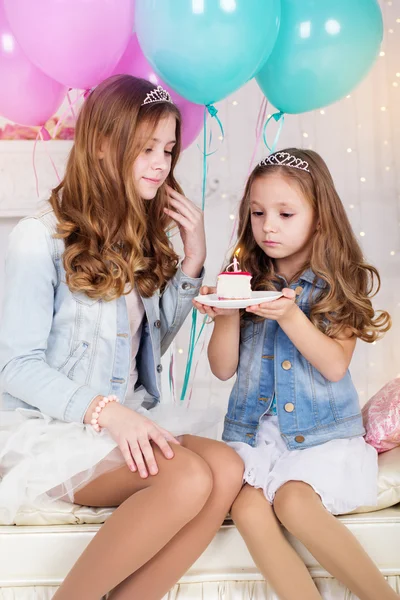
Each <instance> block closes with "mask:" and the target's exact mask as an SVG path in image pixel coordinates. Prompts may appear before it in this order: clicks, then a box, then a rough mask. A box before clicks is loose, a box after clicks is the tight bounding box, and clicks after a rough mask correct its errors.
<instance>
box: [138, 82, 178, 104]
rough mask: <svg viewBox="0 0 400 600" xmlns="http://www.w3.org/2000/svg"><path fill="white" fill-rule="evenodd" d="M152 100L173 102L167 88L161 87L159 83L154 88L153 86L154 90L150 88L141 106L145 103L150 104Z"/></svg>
mask: <svg viewBox="0 0 400 600" xmlns="http://www.w3.org/2000/svg"><path fill="white" fill-rule="evenodd" d="M153 102H170V103H171V104H173V102H172V98H171V96H170V95H169V93H168V92H167V90H164V88H163V87H161V85H158V86H157V87H156V88H154V90H151V92H149V93H148V94H147V96H146V98H145V99H144V100H143V102H142V104H141V106H144V105H145V104H152V103H153Z"/></svg>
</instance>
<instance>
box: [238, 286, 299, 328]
mask: <svg viewBox="0 0 400 600" xmlns="http://www.w3.org/2000/svg"><path fill="white" fill-rule="evenodd" d="M282 294H283V297H281V298H278V299H277V300H273V301H272V302H264V303H262V304H258V305H256V306H249V307H248V308H246V311H247V312H249V313H252V314H254V315H257V316H259V317H263V318H264V319H271V321H278V323H279V322H281V321H282V320H283V319H286V318H287V317H290V316H291V315H292V314H293V311H294V309H295V307H296V304H295V300H296V292H295V291H294V290H292V289H290V288H284V289H283V290H282Z"/></svg>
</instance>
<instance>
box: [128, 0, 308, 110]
mask: <svg viewBox="0 0 400 600" xmlns="http://www.w3.org/2000/svg"><path fill="white" fill-rule="evenodd" d="M301 1H302V0H301ZM280 7H281V0H136V3H135V29H136V34H137V36H138V39H139V43H140V46H141V49H142V50H143V53H144V55H145V56H146V58H147V60H148V61H149V62H150V64H151V65H152V67H153V68H154V70H155V71H156V72H157V73H158V74H159V76H160V77H161V79H163V81H165V82H166V83H167V84H169V85H170V86H171V87H172V88H173V89H174V90H175V91H176V92H178V94H180V95H181V96H183V97H184V98H187V99H188V100H190V101H191V102H195V103H196V104H211V103H214V102H217V101H218V100H222V99H223V98H225V97H226V96H228V95H229V94H231V93H232V92H234V91H235V90H237V89H238V88H240V87H241V86H242V85H243V84H244V83H246V82H247V81H248V80H249V79H251V78H252V77H254V75H255V74H256V73H257V72H258V71H259V70H260V68H261V67H262V65H263V64H264V63H265V61H266V60H267V58H268V57H269V55H270V54H271V51H272V49H273V47H274V45H275V42H276V39H277V35H278V30H279V23H280Z"/></svg>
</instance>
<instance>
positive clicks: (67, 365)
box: [57, 342, 89, 379]
mask: <svg viewBox="0 0 400 600" xmlns="http://www.w3.org/2000/svg"><path fill="white" fill-rule="evenodd" d="M88 348H89V344H88V342H79V344H78V345H77V347H76V348H75V350H74V351H73V352H71V354H70V355H69V356H68V357H67V358H66V360H65V361H64V362H63V364H62V365H61V366H60V367H58V368H57V371H59V372H60V373H64V375H67V377H69V378H70V379H72V377H73V374H74V369H75V367H76V366H77V364H78V363H79V362H80V361H81V360H82V358H83V357H84V356H85V353H86V351H87V349H88Z"/></svg>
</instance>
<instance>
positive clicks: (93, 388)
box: [0, 76, 243, 600]
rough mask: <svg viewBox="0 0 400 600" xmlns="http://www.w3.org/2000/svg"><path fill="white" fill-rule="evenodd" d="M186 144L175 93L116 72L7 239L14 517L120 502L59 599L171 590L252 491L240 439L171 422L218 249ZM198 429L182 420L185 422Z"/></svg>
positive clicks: (2, 451) (0, 483)
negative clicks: (188, 333)
mask: <svg viewBox="0 0 400 600" xmlns="http://www.w3.org/2000/svg"><path fill="white" fill-rule="evenodd" d="M179 151H180V114H179V111H178V110H177V108H176V107H175V106H174V105H173V104H172V102H171V99H170V97H169V95H168V93H167V92H165V91H164V90H162V89H161V88H157V89H154V86H153V85H152V84H150V83H149V82H147V81H144V80H141V79H136V78H134V77H129V76H116V77H113V78H110V79H109V80H107V81H105V82H103V83H102V84H101V85H99V86H98V87H97V88H96V89H95V90H94V91H93V92H92V93H91V95H90V96H89V97H88V99H87V100H86V102H85V104H84V106H83V108H82V111H81V113H80V116H79V118H78V122H77V126H76V136H75V144H74V147H73V149H72V151H71V154H70V157H69V160H68V165H67V169H66V174H65V178H64V180H63V181H62V183H61V184H60V185H59V186H58V187H57V188H56V189H55V190H54V191H53V193H52V196H51V199H50V207H49V208H48V209H47V210H46V211H44V212H43V213H42V214H40V215H38V216H37V217H29V218H27V219H25V220H23V221H21V222H20V223H19V224H18V225H17V227H16V228H15V229H14V231H13V232H12V234H11V237H10V243H9V249H8V256H7V264H6V283H5V303H4V312H3V317H2V321H1V327H0V372H1V387H2V389H3V397H2V400H3V409H4V410H3V412H2V413H0V423H1V428H0V518H1V522H2V523H4V522H6V523H12V522H13V520H14V516H15V514H16V512H17V510H18V509H19V507H21V506H22V505H26V504H30V505H31V504H32V503H34V504H36V503H38V504H39V507H46V505H49V504H51V502H54V500H55V499H57V498H63V499H64V500H66V501H74V502H76V503H78V504H83V505H89V506H118V507H119V508H117V510H115V512H114V513H113V514H112V516H111V517H110V518H109V519H108V520H107V522H106V523H105V525H104V526H103V527H102V528H101V530H100V531H99V533H98V534H97V535H96V536H95V538H94V539H93V541H92V542H91V543H90V544H89V546H88V548H87V549H86V550H85V552H84V553H83V554H82V556H81V557H80V558H79V560H78V561H77V563H76V564H75V566H74V567H73V569H72V570H71V572H70V573H69V575H68V576H67V577H66V579H65V581H64V583H63V584H62V585H61V587H60V588H59V590H58V592H57V593H56V594H55V598H56V599H57V600H72V599H74V600H75V599H76V600H78V599H79V600H99V598H100V597H102V596H103V595H104V594H106V593H107V592H109V591H110V590H111V589H113V591H112V592H111V594H110V596H109V597H110V598H112V600H124V599H128V598H129V599H130V598H141V599H143V600H159V599H160V598H162V597H163V595H164V594H165V593H166V592H167V591H168V589H169V588H170V587H171V586H172V585H173V584H174V583H175V582H176V581H177V580H178V579H179V577H180V576H181V575H182V574H183V573H184V572H185V571H186V570H187V569H188V567H189V566H190V565H191V563H192V562H194V560H195V559H196V558H197V557H198V556H199V554H200V553H201V552H202V551H203V550H204V548H205V547H206V546H207V545H208V543H209V542H210V540H211V539H212V537H213V535H214V534H215V532H216V531H217V530H218V528H219V526H220V524H221V522H222V521H223V519H224V516H225V514H226V512H227V510H228V509H229V507H230V505H231V504H232V502H233V500H234V498H235V496H236V495H237V493H238V491H239V490H240V486H241V481H242V474H243V468H242V465H243V463H242V461H241V460H240V458H239V457H238V455H237V454H235V452H234V451H233V450H232V449H231V448H228V447H227V446H226V445H224V444H222V443H219V442H215V441H213V440H207V439H203V438H199V437H194V436H191V435H185V436H183V437H182V438H181V440H180V443H179V442H178V441H177V440H176V439H175V438H174V437H173V435H172V434H171V433H169V432H168V431H166V429H164V428H163V427H161V425H164V426H165V427H168V423H169V422H170V419H169V418H168V414H167V415H166V417H167V418H166V419H164V418H163V421H162V423H161V422H160V421H158V420H157V417H159V416H162V414H161V413H162V411H161V410H160V409H161V408H162V407H160V409H159V408H158V407H157V404H158V403H159V401H160V389H161V385H160V384H161V381H160V373H161V370H162V365H161V360H160V359H161V355H162V354H163V353H164V352H165V350H166V349H167V347H168V346H169V344H170V343H171V342H172V340H173V338H174V337H175V335H176V333H177V331H178V329H179V328H180V326H181V325H182V323H183V321H184V320H185V317H186V315H187V314H188V312H189V310H190V308H191V304H192V299H193V297H194V296H195V295H196V294H197V293H198V289H199V287H200V283H201V280H202V275H203V270H202V267H203V262H204V259H205V252H206V250H205V236H204V226H203V218H202V213H201V211H200V210H199V209H198V208H197V207H196V206H195V205H194V204H192V203H191V202H190V201H189V200H187V199H186V198H185V197H184V196H183V195H182V193H181V190H180V188H179V186H178V184H177V183H176V180H175V177H174V168H175V165H176V162H177V160H178V157H179ZM171 219H173V220H174V221H175V222H176V223H177V224H178V226H179V230H180V234H181V237H182V240H183V247H184V253H185V257H184V259H183V261H182V264H181V265H178V257H177V255H176V254H175V252H174V250H173V248H172V246H171V244H170V242H169V240H168V236H167V229H168V228H169V227H170V225H171V223H172V220H171ZM117 400H118V402H117ZM146 408H147V409H150V410H146ZM172 408H173V407H172ZM164 412H165V411H164ZM154 415H156V416H154ZM180 415H181V416H182V417H183V415H182V414H181V413H180ZM171 416H175V415H171ZM7 423H8V424H7ZM188 431H189V430H188V429H187V425H185V424H184V422H182V424H181V429H180V430H179V427H178V430H176V431H175V434H179V433H181V434H184V433H187V432H188ZM154 574H156V577H155V576H154Z"/></svg>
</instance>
